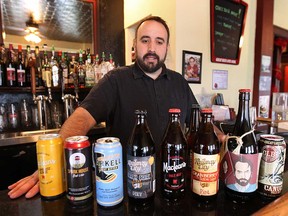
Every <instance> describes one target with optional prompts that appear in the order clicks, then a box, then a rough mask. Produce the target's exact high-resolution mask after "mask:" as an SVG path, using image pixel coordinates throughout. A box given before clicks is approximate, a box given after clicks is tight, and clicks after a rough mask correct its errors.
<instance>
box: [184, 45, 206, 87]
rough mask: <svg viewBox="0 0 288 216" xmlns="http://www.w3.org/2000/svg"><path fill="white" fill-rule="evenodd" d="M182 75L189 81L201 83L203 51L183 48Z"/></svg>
mask: <svg viewBox="0 0 288 216" xmlns="http://www.w3.org/2000/svg"><path fill="white" fill-rule="evenodd" d="M182 75H183V76H184V78H185V79H186V80H187V82H189V83H201V76H202V53H198V52H192V51H187V50H183V55H182Z"/></svg>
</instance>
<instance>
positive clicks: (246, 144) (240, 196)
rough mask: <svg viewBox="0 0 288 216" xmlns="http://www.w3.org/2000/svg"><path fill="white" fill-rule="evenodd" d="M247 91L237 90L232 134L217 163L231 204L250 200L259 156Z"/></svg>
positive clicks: (255, 181) (255, 187)
mask: <svg viewBox="0 0 288 216" xmlns="http://www.w3.org/2000/svg"><path fill="white" fill-rule="evenodd" d="M250 92H251V90H250V89H240V90H239V107H238V113H237V118H236V122H235V126H234V130H233V133H232V135H230V137H229V138H228V141H227V143H226V153H225V155H224V157H223V159H222V161H221V175H223V177H222V179H223V180H224V183H225V191H226V195H227V196H228V198H229V199H231V200H233V201H234V202H239V203H243V202H246V201H249V200H251V198H252V197H254V195H255V194H256V193H255V192H256V190H257V188H258V173H259V165H260V159H261V155H260V154H258V144H257V142H256V137H255V134H254V131H253V129H252V126H251V122H250V116H249V101H250Z"/></svg>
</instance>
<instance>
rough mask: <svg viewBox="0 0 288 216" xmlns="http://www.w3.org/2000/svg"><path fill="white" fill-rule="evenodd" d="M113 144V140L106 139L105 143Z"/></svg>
mask: <svg viewBox="0 0 288 216" xmlns="http://www.w3.org/2000/svg"><path fill="white" fill-rule="evenodd" d="M112 142H113V140H111V139H105V143H112Z"/></svg>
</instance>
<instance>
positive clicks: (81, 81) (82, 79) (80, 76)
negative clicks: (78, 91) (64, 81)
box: [77, 50, 86, 88]
mask: <svg viewBox="0 0 288 216" xmlns="http://www.w3.org/2000/svg"><path fill="white" fill-rule="evenodd" d="M77 72H78V85H79V88H84V87H85V77H86V71H85V64H84V62H83V58H82V50H80V52H79V62H78V68H77Z"/></svg>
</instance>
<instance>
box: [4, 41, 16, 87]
mask: <svg viewBox="0 0 288 216" xmlns="http://www.w3.org/2000/svg"><path fill="white" fill-rule="evenodd" d="M16 68H17V65H16V63H15V62H14V51H13V45H12V44H9V51H8V61H7V64H6V81H7V86H8V87H15V86H16Z"/></svg>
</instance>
